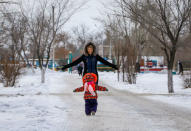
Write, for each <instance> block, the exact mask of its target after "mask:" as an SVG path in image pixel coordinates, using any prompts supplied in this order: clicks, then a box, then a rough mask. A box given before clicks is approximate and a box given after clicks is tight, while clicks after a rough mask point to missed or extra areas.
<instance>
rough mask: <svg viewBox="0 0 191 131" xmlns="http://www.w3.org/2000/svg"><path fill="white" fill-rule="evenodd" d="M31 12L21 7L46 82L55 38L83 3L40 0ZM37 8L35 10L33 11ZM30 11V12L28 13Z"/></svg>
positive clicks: (64, 0)
mask: <svg viewBox="0 0 191 131" xmlns="http://www.w3.org/2000/svg"><path fill="white" fill-rule="evenodd" d="M38 3H39V4H38V5H37V6H36V7H33V10H32V11H31V12H29V11H26V10H25V9H24V8H23V7H21V10H22V15H23V16H24V17H25V18H26V19H27V21H28V28H29V32H30V36H31V38H30V40H31V41H32V43H33V47H34V49H35V52H34V53H36V55H37V56H36V57H37V59H38V61H39V67H40V69H41V74H42V75H41V82H42V83H44V82H45V72H46V68H47V65H48V63H49V59H50V51H51V48H52V47H53V45H54V41H55V38H56V36H57V34H58V33H59V31H61V29H62V28H63V26H64V25H65V24H66V23H67V22H68V20H69V19H70V18H71V17H72V16H73V15H74V14H75V12H76V11H78V10H79V9H80V8H81V7H82V4H80V5H79V6H76V7H75V6H74V5H73V1H70V0H56V1H54V2H50V1H48V0H39V1H38ZM34 10H35V12H33V11H34ZM28 12H29V13H28Z"/></svg>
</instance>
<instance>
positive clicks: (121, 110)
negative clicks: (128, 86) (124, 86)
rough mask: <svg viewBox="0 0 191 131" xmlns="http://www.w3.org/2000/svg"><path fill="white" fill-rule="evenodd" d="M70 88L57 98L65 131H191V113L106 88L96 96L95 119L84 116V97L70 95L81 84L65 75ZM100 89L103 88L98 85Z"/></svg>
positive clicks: (74, 76)
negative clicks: (64, 114) (61, 104)
mask: <svg viewBox="0 0 191 131" xmlns="http://www.w3.org/2000/svg"><path fill="white" fill-rule="evenodd" d="M64 81H65V82H67V84H68V85H69V86H68V87H67V88H66V89H67V90H65V91H64V92H63V94H59V96H60V97H61V99H63V101H64V103H65V105H66V109H67V110H68V111H67V123H66V127H65V128H66V129H67V130H71V131H77V130H83V131H90V130H95V131H104V130H109V131H111V130H113V131H121V130H123V131H127V130H129V131H166V130H168V131H171V130H172V131H176V130H177V131H180V130H182V131H190V130H191V124H190V122H191V117H189V116H191V112H190V111H188V110H183V109H179V108H177V107H172V106H170V105H167V104H164V103H160V102H156V101H152V100H148V99H145V98H143V97H141V96H138V95H135V94H132V93H129V92H127V91H125V92H124V91H119V90H116V89H113V88H111V87H108V86H107V85H105V86H107V87H108V88H109V92H99V98H98V103H99V104H98V111H97V113H96V116H95V117H94V116H93V117H92V116H90V117H87V116H85V113H84V101H83V93H78V94H74V93H72V92H71V91H72V90H73V89H74V88H76V87H77V86H78V85H80V84H81V81H80V78H79V77H78V76H77V75H68V77H67V78H64ZM100 85H104V84H103V83H102V82H100Z"/></svg>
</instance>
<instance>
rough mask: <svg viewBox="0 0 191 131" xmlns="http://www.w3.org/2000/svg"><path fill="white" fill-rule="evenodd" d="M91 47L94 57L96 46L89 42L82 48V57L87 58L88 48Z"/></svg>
mask: <svg viewBox="0 0 191 131" xmlns="http://www.w3.org/2000/svg"><path fill="white" fill-rule="evenodd" d="M90 46H91V47H92V48H93V55H96V46H95V45H94V43H92V42H89V43H87V44H86V45H85V48H84V55H86V56H88V47H90Z"/></svg>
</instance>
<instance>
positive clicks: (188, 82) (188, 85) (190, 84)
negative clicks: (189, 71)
mask: <svg viewBox="0 0 191 131" xmlns="http://www.w3.org/2000/svg"><path fill="white" fill-rule="evenodd" d="M184 87H185V88H191V77H190V78H185V79H184Z"/></svg>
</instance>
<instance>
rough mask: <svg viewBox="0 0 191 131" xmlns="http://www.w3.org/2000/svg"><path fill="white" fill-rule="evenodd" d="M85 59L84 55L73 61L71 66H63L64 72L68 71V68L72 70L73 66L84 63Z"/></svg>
mask: <svg viewBox="0 0 191 131" xmlns="http://www.w3.org/2000/svg"><path fill="white" fill-rule="evenodd" d="M83 57H84V55H82V56H81V57H79V58H78V59H77V60H75V61H73V62H72V63H70V64H68V65H63V66H62V70H65V69H67V68H70V67H72V66H75V65H77V64H79V63H80V62H82V61H83Z"/></svg>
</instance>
